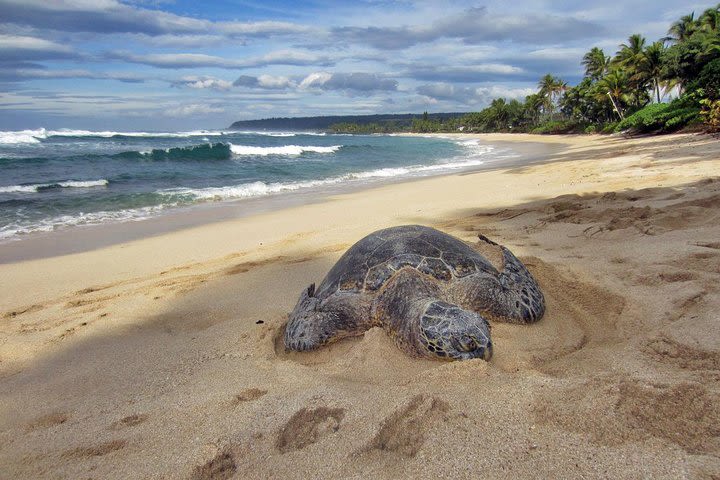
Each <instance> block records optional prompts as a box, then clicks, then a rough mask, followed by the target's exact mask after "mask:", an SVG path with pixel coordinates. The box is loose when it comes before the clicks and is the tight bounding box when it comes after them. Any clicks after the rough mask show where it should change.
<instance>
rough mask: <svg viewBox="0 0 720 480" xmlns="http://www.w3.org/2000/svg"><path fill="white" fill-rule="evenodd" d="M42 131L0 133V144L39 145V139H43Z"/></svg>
mask: <svg viewBox="0 0 720 480" xmlns="http://www.w3.org/2000/svg"><path fill="white" fill-rule="evenodd" d="M44 132H45V131H44V130H21V131H17V132H0V144H3V145H14V144H23V143H24V144H27V143H40V140H39V138H45V137H44Z"/></svg>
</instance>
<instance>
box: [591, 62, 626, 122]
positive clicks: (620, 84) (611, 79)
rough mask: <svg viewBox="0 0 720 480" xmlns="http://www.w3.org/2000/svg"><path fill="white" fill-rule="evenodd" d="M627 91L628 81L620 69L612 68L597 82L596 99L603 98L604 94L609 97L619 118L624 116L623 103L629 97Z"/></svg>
mask: <svg viewBox="0 0 720 480" xmlns="http://www.w3.org/2000/svg"><path fill="white" fill-rule="evenodd" d="M629 91H630V82H629V80H628V76H627V74H626V73H625V71H624V70H622V69H614V70H612V71H611V72H610V73H608V74H607V75H605V76H604V77H603V78H602V79H601V80H600V81H599V82H598V100H603V99H605V96H606V95H607V96H608V97H610V101H611V102H612V104H613V108H614V109H615V111H616V112H617V114H618V115H619V116H620V118H621V119H624V118H625V115H624V114H623V104H625V103H627V101H628V99H629V95H628V93H629Z"/></svg>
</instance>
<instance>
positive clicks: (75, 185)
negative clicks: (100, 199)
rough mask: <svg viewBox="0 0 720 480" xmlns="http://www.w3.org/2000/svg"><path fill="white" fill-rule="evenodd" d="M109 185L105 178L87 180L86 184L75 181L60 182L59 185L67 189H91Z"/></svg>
mask: <svg viewBox="0 0 720 480" xmlns="http://www.w3.org/2000/svg"><path fill="white" fill-rule="evenodd" d="M108 183H110V182H108V181H107V180H105V179H104V178H102V179H100V180H87V181H84V182H77V181H74V180H68V181H67V182H58V185H60V186H61V187H65V188H90V187H104V186H106V185H107V184H108Z"/></svg>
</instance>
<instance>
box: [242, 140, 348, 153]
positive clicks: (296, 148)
mask: <svg viewBox="0 0 720 480" xmlns="http://www.w3.org/2000/svg"><path fill="white" fill-rule="evenodd" d="M229 145H230V151H231V152H232V153H234V154H235V155H256V156H266V155H302V154H303V153H305V152H311V153H335V152H337V151H338V150H340V149H341V148H342V145H331V146H327V147H316V146H306V145H282V146H278V147H254V146H250V145H233V144H232V143H231V144H229Z"/></svg>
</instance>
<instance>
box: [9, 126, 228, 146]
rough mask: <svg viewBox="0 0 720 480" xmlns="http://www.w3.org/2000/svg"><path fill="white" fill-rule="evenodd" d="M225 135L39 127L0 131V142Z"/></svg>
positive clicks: (206, 132)
mask: <svg viewBox="0 0 720 480" xmlns="http://www.w3.org/2000/svg"><path fill="white" fill-rule="evenodd" d="M221 135H225V132H222V131H211V130H193V131H189V132H115V131H109V130H104V131H97V132H95V131H91V130H71V129H66V128H63V129H61V130H46V129H44V128H39V129H37V130H18V131H0V144H5V145H12V144H31V143H40V140H44V139H47V138H50V137H101V138H111V137H115V136H123V137H141V138H152V137H166V138H186V137H208V136H210V137H213V136H221Z"/></svg>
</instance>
